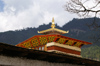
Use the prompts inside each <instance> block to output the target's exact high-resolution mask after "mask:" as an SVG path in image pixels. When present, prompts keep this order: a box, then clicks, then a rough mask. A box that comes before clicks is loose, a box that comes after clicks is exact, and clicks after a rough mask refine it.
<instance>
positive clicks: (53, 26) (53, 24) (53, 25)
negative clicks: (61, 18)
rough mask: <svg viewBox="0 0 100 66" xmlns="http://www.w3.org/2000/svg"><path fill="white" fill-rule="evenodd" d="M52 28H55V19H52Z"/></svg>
mask: <svg viewBox="0 0 100 66" xmlns="http://www.w3.org/2000/svg"><path fill="white" fill-rule="evenodd" d="M51 28H55V23H54V17H53V18H52V25H51Z"/></svg>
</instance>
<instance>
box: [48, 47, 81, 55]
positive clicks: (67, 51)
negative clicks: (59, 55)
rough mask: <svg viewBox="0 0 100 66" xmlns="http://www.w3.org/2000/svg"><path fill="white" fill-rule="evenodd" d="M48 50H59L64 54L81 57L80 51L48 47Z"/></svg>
mask: <svg viewBox="0 0 100 66" xmlns="http://www.w3.org/2000/svg"><path fill="white" fill-rule="evenodd" d="M48 50H58V51H62V52H65V53H72V54H77V55H81V52H80V51H76V50H71V49H67V48H62V47H58V46H50V47H47V51H48Z"/></svg>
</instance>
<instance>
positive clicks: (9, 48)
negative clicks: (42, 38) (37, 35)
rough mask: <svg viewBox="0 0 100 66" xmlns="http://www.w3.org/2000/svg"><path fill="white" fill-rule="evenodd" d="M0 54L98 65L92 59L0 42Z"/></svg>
mask: <svg viewBox="0 0 100 66" xmlns="http://www.w3.org/2000/svg"><path fill="white" fill-rule="evenodd" d="M0 54H1V55H5V56H10V57H19V58H27V59H32V60H42V61H48V62H54V63H69V64H77V65H85V66H99V65H100V62H99V61H94V60H90V59H85V58H80V57H75V56H70V55H64V54H57V53H53V52H45V51H39V50H33V49H26V48H21V47H17V46H13V45H8V44H5V43H0Z"/></svg>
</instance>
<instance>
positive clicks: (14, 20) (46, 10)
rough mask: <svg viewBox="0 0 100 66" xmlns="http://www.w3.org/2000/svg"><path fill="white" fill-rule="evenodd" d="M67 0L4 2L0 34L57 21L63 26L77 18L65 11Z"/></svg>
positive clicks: (10, 0) (0, 15)
mask: <svg viewBox="0 0 100 66" xmlns="http://www.w3.org/2000/svg"><path fill="white" fill-rule="evenodd" d="M66 1H67V0H3V2H4V7H3V6H2V7H3V11H1V12H0V32H3V31H8V30H16V29H22V28H26V27H38V26H39V25H41V24H43V23H45V24H48V23H49V22H51V21H52V17H54V19H55V23H57V24H58V25H59V26H63V25H64V24H65V23H67V22H68V21H69V20H72V19H73V18H74V17H75V18H76V17H77V16H76V15H75V14H70V13H68V12H66V11H65V8H64V5H65V4H66Z"/></svg>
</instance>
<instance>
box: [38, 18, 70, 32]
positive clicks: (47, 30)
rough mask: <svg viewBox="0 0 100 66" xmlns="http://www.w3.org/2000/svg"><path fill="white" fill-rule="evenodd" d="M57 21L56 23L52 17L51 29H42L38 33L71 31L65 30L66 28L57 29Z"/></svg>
mask: <svg viewBox="0 0 100 66" xmlns="http://www.w3.org/2000/svg"><path fill="white" fill-rule="evenodd" d="M55 27H56V26H55V23H54V18H53V19H52V25H51V28H50V29H46V30H42V31H38V33H41V34H47V33H49V32H54V31H55V32H57V33H58V34H65V33H68V32H69V31H64V30H61V29H57V28H55Z"/></svg>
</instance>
